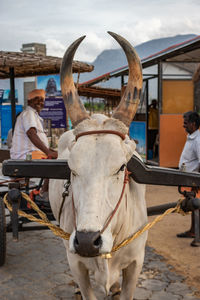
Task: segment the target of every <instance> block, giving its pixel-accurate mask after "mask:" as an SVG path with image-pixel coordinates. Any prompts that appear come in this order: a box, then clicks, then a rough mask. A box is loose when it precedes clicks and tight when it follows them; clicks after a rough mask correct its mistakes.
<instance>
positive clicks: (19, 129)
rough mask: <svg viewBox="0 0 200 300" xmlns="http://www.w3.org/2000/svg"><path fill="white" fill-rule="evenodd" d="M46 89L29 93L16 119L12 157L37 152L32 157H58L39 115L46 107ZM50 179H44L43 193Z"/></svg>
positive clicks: (24, 157) (16, 157)
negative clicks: (26, 104) (25, 104)
mask: <svg viewBox="0 0 200 300" xmlns="http://www.w3.org/2000/svg"><path fill="white" fill-rule="evenodd" d="M44 101H45V91H44V90H42V89H40V90H39V89H35V90H33V91H31V92H30V93H29V94H28V106H27V108H26V109H25V110H24V111H23V112H22V113H20V115H19V116H18V118H17V120H16V124H15V128H14V134H13V138H12V146H11V148H10V157H11V159H26V156H27V154H31V156H32V155H33V154H34V153H37V157H34V156H33V157H32V158H38V159H39V158H57V156H58V154H57V152H56V151H54V150H52V149H50V148H49V143H48V138H47V136H46V134H45V132H44V128H43V119H42V118H41V117H40V116H39V113H40V111H41V110H42V109H43V107H44ZM48 183H49V181H48V179H45V180H44V184H43V186H42V188H41V195H42V194H43V195H44V193H47V191H48Z"/></svg>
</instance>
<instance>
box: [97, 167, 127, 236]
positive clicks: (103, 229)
mask: <svg viewBox="0 0 200 300" xmlns="http://www.w3.org/2000/svg"><path fill="white" fill-rule="evenodd" d="M130 173H131V172H129V171H128V170H127V169H125V174H124V184H123V188H122V192H121V195H120V198H119V200H118V202H117V204H116V206H115V208H114V210H113V212H112V213H111V215H110V216H109V217H108V219H107V221H106V223H105V225H104V227H103V228H102V229H101V231H100V233H101V234H102V233H103V232H104V231H105V230H106V228H107V227H108V225H109V224H110V222H111V220H112V218H113V217H114V215H115V214H116V212H117V210H118V208H119V205H120V203H121V201H122V198H123V195H124V192H125V187H126V184H127V183H128V182H129V174H130Z"/></svg>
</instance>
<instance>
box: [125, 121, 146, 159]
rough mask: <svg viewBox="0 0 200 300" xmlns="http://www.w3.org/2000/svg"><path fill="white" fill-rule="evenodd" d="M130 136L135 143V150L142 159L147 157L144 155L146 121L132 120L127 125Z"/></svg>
mask: <svg viewBox="0 0 200 300" xmlns="http://www.w3.org/2000/svg"><path fill="white" fill-rule="evenodd" d="M129 135H130V138H131V139H133V140H134V141H135V143H136V150H137V152H138V153H139V154H140V155H141V157H142V159H143V160H146V159H147V155H146V122H142V121H133V122H131V125H130V127H129Z"/></svg>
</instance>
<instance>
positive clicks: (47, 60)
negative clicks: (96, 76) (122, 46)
mask: <svg viewBox="0 0 200 300" xmlns="http://www.w3.org/2000/svg"><path fill="white" fill-rule="evenodd" d="M61 61H62V58H60V57H54V56H42V55H35V54H29V53H23V52H6V51H0V79H5V78H9V77H10V68H14V76H15V77H31V76H39V75H50V74H58V73H59V72H60V65H61ZM72 67H73V70H72V71H73V73H83V72H91V71H93V69H94V66H92V65H89V64H87V63H83V62H79V61H73V65H72Z"/></svg>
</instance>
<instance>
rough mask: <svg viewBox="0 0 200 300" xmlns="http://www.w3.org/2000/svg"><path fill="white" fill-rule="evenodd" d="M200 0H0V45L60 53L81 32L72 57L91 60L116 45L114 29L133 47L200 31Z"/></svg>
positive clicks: (50, 53)
mask: <svg viewBox="0 0 200 300" xmlns="http://www.w3.org/2000/svg"><path fill="white" fill-rule="evenodd" d="M199 12H200V0H78V1H74V0H40V1H39V0H0V41H1V43H0V45H1V48H0V50H3V51H20V49H21V47H22V44H25V43H32V42H37V43H44V44H46V46H47V55H52V56H58V57H62V56H63V54H64V52H65V50H66V49H67V47H68V46H69V45H70V44H71V43H72V42H74V41H75V40H76V39H77V38H79V37H80V36H82V35H86V38H85V39H84V41H83V42H82V43H81V45H80V46H79V48H78V50H77V52H76V55H75V59H76V60H80V61H85V62H93V61H94V60H95V58H96V57H97V56H98V55H99V54H100V53H101V52H102V51H103V50H105V49H116V48H119V45H118V44H117V42H116V41H115V40H114V39H113V38H112V37H111V36H110V35H109V34H107V31H113V32H115V33H117V34H120V35H122V36H123V37H124V38H126V39H127V40H128V41H129V42H130V43H131V44H132V45H133V46H136V45H138V44H140V43H143V42H146V41H148V40H151V39H156V38H160V37H168V36H175V35H178V34H192V33H193V34H197V35H200V17H199V15H200V14H199Z"/></svg>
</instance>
